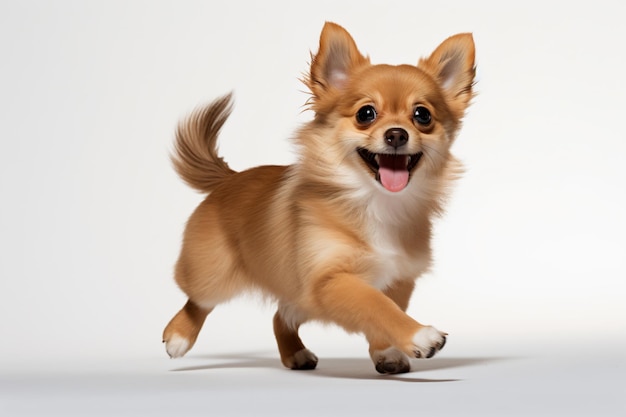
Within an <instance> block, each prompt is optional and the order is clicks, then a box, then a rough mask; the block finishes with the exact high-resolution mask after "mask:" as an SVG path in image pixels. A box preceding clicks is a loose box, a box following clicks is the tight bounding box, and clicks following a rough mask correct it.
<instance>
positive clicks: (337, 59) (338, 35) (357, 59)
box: [305, 22, 369, 101]
mask: <svg viewBox="0 0 626 417" xmlns="http://www.w3.org/2000/svg"><path fill="white" fill-rule="evenodd" d="M367 63H369V58H367V57H364V56H363V55H361V53H360V52H359V50H358V48H357V46H356V44H355V42H354V40H353V39H352V36H350V34H349V33H348V32H347V31H346V30H345V29H344V28H343V27H341V26H339V25H337V24H335V23H331V22H326V24H325V25H324V28H323V29H322V34H321V35H320V47H319V51H318V52H317V55H311V72H310V74H309V76H308V77H306V78H305V83H306V84H307V86H308V87H309V89H310V90H311V93H313V101H316V100H319V99H320V98H321V97H322V96H324V95H325V94H327V93H329V92H331V91H332V90H333V89H341V88H342V87H343V86H344V85H345V84H346V82H347V80H348V79H349V77H350V73H351V72H352V71H353V70H354V69H355V68H357V67H359V66H361V65H363V64H367Z"/></svg>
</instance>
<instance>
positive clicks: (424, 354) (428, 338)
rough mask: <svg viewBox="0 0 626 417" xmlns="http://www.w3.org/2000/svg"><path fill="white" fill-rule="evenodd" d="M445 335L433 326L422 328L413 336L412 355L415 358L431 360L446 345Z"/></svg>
mask: <svg viewBox="0 0 626 417" xmlns="http://www.w3.org/2000/svg"><path fill="white" fill-rule="evenodd" d="M447 335H448V334H447V333H444V332H440V331H439V330H437V329H435V328H434V327H433V326H424V327H422V328H421V329H420V330H419V331H418V332H417V333H415V336H413V354H414V355H415V357H416V358H432V357H433V356H435V354H436V353H437V352H439V351H440V350H441V349H442V348H443V347H444V345H445V344H446V336H447Z"/></svg>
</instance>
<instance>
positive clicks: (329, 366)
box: [172, 353, 514, 382]
mask: <svg viewBox="0 0 626 417" xmlns="http://www.w3.org/2000/svg"><path fill="white" fill-rule="evenodd" d="M195 359H200V360H204V359H206V360H209V361H210V362H211V364H207V365H196V366H187V367H181V368H175V369H172V372H189V371H208V370H212V369H234V368H266V369H274V370H284V371H285V372H299V373H307V374H310V375H312V376H316V377H326V378H346V379H365V380H392V381H403V382H455V381H460V380H459V379H431V378H416V377H415V376H417V375H419V373H420V372H425V371H437V370H443V369H453V368H462V367H467V366H476V365H481V364H486V363H491V362H500V361H506V360H513V359H514V358H505V357H462V358H433V359H427V360H413V361H412V362H411V366H412V369H413V370H412V371H411V372H409V373H407V374H400V375H380V374H378V373H377V372H376V370H375V369H374V365H373V364H372V362H371V360H370V359H369V358H324V357H323V358H320V362H319V363H318V365H317V368H316V369H315V370H312V371H291V370H288V369H286V368H284V367H283V366H282V364H281V363H280V360H279V359H278V357H270V356H268V355H267V354H265V353H242V354H232V355H210V356H199V357H198V356H196V357H195ZM215 362H218V363H215Z"/></svg>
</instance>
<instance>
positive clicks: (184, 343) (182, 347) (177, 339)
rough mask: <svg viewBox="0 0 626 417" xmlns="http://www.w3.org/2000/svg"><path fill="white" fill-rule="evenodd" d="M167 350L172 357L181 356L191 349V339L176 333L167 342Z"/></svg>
mask: <svg viewBox="0 0 626 417" xmlns="http://www.w3.org/2000/svg"><path fill="white" fill-rule="evenodd" d="M165 350H166V351H167V354H168V355H170V358H172V359H174V358H180V357H181V356H183V355H184V354H185V353H187V351H188V350H189V340H187V339H185V338H184V337H181V336H179V335H177V334H175V335H173V336H172V337H170V339H169V340H167V341H166V342H165Z"/></svg>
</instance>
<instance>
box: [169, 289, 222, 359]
mask: <svg viewBox="0 0 626 417" xmlns="http://www.w3.org/2000/svg"><path fill="white" fill-rule="evenodd" d="M211 311H213V309H212V308H210V309H206V308H202V307H200V306H198V305H197V304H195V303H194V302H193V301H191V300H187V303H186V304H185V306H184V307H183V308H182V309H181V310H180V311H179V312H178V313H177V314H176V315H175V316H174V318H172V320H170V322H169V324H168V325H167V326H166V327H165V330H164V331H163V342H164V343H165V350H166V351H167V354H168V355H170V357H171V358H179V357H181V356H183V355H184V354H185V353H187V352H188V351H189V349H191V347H192V346H193V345H194V343H196V339H197V338H198V333H200V329H201V328H202V325H203V324H204V320H205V319H206V316H207V315H208V314H209V313H210V312H211Z"/></svg>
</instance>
